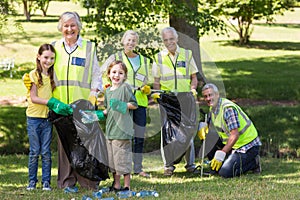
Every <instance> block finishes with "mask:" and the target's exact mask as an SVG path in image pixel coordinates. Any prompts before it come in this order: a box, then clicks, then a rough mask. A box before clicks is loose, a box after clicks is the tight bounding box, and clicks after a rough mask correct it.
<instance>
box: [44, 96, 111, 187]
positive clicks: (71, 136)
mask: <svg viewBox="0 0 300 200" xmlns="http://www.w3.org/2000/svg"><path fill="white" fill-rule="evenodd" d="M71 105H72V107H73V111H74V112H73V115H70V116H62V115H58V114H56V113H55V112H52V111H51V112H49V118H50V120H51V121H52V123H53V124H54V125H55V128H56V130H57V133H58V136H59V138H60V140H61V143H62V146H63V148H64V150H65V153H66V155H67V157H68V159H69V162H70V164H71V167H72V168H73V169H74V170H76V172H77V173H78V174H80V175H81V176H83V177H85V178H88V179H90V180H92V181H103V180H106V179H107V178H109V175H108V155H107V148H106V139H105V136H104V134H103V132H102V130H101V128H100V125H99V123H98V122H97V121H96V122H94V123H91V124H84V123H82V122H81V115H80V113H79V110H92V109H93V108H94V107H93V105H92V104H91V103H90V102H89V101H87V100H78V101H75V102H74V103H72V104H71Z"/></svg>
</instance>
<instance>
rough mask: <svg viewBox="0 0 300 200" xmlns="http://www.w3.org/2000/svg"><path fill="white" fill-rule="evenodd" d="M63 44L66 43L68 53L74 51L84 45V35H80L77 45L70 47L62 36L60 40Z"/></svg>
mask: <svg viewBox="0 0 300 200" xmlns="http://www.w3.org/2000/svg"><path fill="white" fill-rule="evenodd" d="M60 42H61V44H65V48H66V50H67V52H68V53H71V52H72V51H74V49H75V48H76V47H77V46H79V47H80V48H81V47H82V37H81V36H79V37H78V39H77V41H76V45H74V46H73V47H70V46H69V45H68V44H67V43H66V40H65V38H62V39H61V40H60Z"/></svg>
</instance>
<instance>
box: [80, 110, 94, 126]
mask: <svg viewBox="0 0 300 200" xmlns="http://www.w3.org/2000/svg"><path fill="white" fill-rule="evenodd" d="M79 113H80V114H81V116H82V118H81V121H82V122H83V123H84V124H90V123H93V122H96V121H98V117H97V115H96V114H95V113H93V112H91V111H83V110H79Z"/></svg>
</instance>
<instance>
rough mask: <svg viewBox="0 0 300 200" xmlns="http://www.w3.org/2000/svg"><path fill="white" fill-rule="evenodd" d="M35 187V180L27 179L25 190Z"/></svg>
mask: <svg viewBox="0 0 300 200" xmlns="http://www.w3.org/2000/svg"><path fill="white" fill-rule="evenodd" d="M35 189H36V182H35V181H32V180H31V181H29V184H28V186H27V188H26V190H28V191H29V190H35Z"/></svg>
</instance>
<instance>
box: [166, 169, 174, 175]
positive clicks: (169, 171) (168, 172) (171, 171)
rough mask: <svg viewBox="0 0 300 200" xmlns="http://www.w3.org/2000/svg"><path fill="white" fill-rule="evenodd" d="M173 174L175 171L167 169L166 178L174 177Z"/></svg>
mask: <svg viewBox="0 0 300 200" xmlns="http://www.w3.org/2000/svg"><path fill="white" fill-rule="evenodd" d="M173 173H174V171H173V170H171V169H165V171H164V175H165V176H172V175H173Z"/></svg>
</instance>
